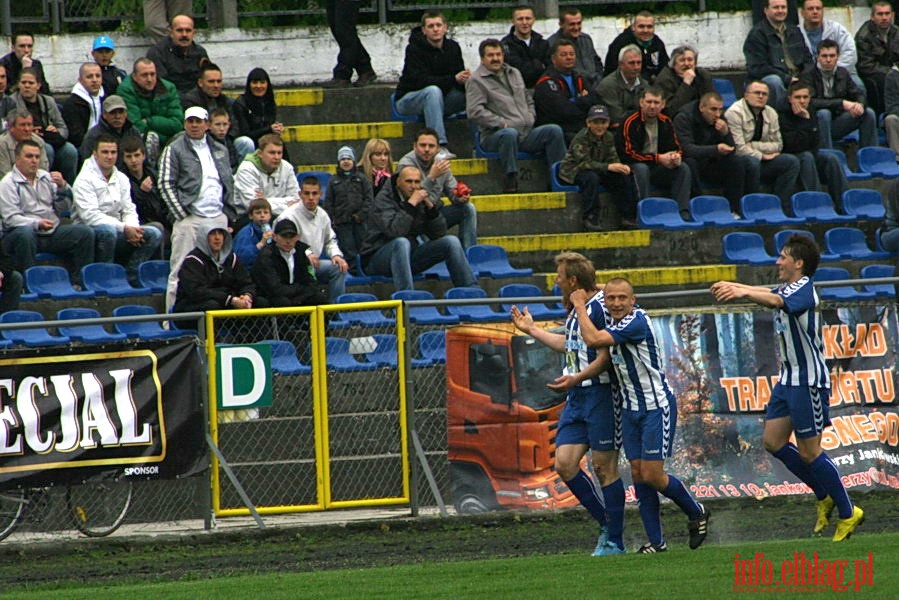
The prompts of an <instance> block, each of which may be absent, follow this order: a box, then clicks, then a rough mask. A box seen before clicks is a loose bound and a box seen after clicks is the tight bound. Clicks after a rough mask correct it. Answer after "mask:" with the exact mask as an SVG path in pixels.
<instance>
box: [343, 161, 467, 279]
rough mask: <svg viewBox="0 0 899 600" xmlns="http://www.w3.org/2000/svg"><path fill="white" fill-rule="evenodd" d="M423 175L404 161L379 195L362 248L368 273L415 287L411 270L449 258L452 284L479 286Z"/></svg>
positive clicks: (430, 265)
mask: <svg viewBox="0 0 899 600" xmlns="http://www.w3.org/2000/svg"><path fill="white" fill-rule="evenodd" d="M423 177H424V176H423V174H422V172H421V170H420V169H419V168H418V167H415V166H414V165H407V166H400V167H399V168H398V171H397V173H396V175H393V176H392V177H391V178H390V181H388V182H387V183H386V184H385V185H384V187H383V188H382V189H381V191H380V192H379V193H378V195H377V196H376V197H375V202H374V206H372V210H371V211H370V213H369V214H370V217H369V220H368V224H367V225H368V237H367V238H366V239H365V243H364V244H363V246H362V250H360V251H359V254H360V255H361V256H362V264H363V267H364V269H365V272H366V273H368V274H371V275H383V276H385V277H392V278H393V285H394V287H395V288H396V289H397V290H411V289H413V285H412V275H413V274H415V273H421V272H422V271H426V270H427V269H428V268H430V267H432V266H434V265H436V264H437V263H439V262H442V261H446V266H447V269H448V270H449V273H450V277H451V278H452V280H453V285H455V286H456V287H473V286H476V285H477V280H476V279H475V276H474V274H473V273H472V272H471V266H470V265H469V264H468V260H467V259H466V258H465V251H464V250H462V244H460V243H459V238H457V237H455V236H452V235H447V233H446V219H444V217H443V214H442V213H441V211H440V204H439V203H435V202H434V201H433V200H431V195H430V194H429V193H428V191H427V190H425V189H424V188H422V187H421V181H422V178H423ZM422 240H426V241H422Z"/></svg>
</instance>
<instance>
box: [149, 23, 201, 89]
mask: <svg viewBox="0 0 899 600" xmlns="http://www.w3.org/2000/svg"><path fill="white" fill-rule="evenodd" d="M195 33H196V29H194V20H193V19H192V18H190V17H188V16H187V15H176V16H174V17H172V21H171V25H169V35H168V37H165V38H163V39H161V40H159V41H158V42H157V43H156V45H155V46H153V47H152V48H150V50H149V51H148V52H147V58H149V59H150V60H152V61H153V62H154V63H155V64H156V72H157V73H158V74H159V78H160V79H165V80H167V81H170V82H172V83H173V84H175V87H176V88H177V89H178V92H179V93H181V94H184V93H186V92H189V91H191V90H192V89H193V88H194V86H196V85H197V79H199V78H200V67H202V66H203V64H204V63H207V62H209V55H208V54H206V49H205V48H203V46H201V45H199V44H196V43H194V34H195Z"/></svg>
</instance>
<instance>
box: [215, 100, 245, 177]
mask: <svg viewBox="0 0 899 600" xmlns="http://www.w3.org/2000/svg"><path fill="white" fill-rule="evenodd" d="M230 130H231V115H230V114H229V113H228V111H227V110H226V109H224V108H216V109H214V110H211V111H210V112H209V135H211V136H212V137H213V138H215V141H217V142H220V143H221V144H222V145H223V146H224V147H225V148H227V149H228V164H229V165H231V172H232V173H236V172H237V168H238V167H239V166H240V163H241V162H243V159H244V158H245V157H246V156H248V154H252V151H251V152H249V153H248V154H241V153H240V151H239V150H238V149H237V145H236V144H235V140H234V137H233V136H232V135H231V134H230V133H229V131H230Z"/></svg>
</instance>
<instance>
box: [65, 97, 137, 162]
mask: <svg viewBox="0 0 899 600" xmlns="http://www.w3.org/2000/svg"><path fill="white" fill-rule="evenodd" d="M101 135H109V136H112V138H113V139H114V140H115V141H116V142H118V143H119V146H120V147H119V162H118V163H117V164H116V167H117V168H118V169H119V170H122V166H123V165H124V164H125V163H124V162H123V160H124V155H123V154H122V152H121V150H122V149H121V144H122V141H123V140H124V139H125V138H136V139H137V140H138V141H140V142H141V144H143V141H142V140H141V135H140V132H139V131H138V130H137V128H135V127H134V125H133V124H132V123H131V121H129V120H128V107H127V106H126V105H125V101H124V100H122V97H121V96H117V95H112V96H106V98H104V100H103V108H102V110H101V114H100V121H99V122H98V123H97V124H96V125H95V126H93V127H91V128H90V129H89V130H88V131H87V133H86V134H85V135H84V139H83V140H82V141H81V148H80V149H79V150H78V162H79V163H83V162H84V161H85V160H87V159H88V158H90V156H91V154H92V153H93V152H94V144H95V143H96V141H97V138H98V137H100V136H101Z"/></svg>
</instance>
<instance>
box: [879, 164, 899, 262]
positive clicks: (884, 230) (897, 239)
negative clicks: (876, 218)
mask: <svg viewBox="0 0 899 600" xmlns="http://www.w3.org/2000/svg"><path fill="white" fill-rule="evenodd" d="M883 207H884V209H885V210H886V216H885V217H884V223H883V227H881V228H880V243H881V244H882V245H883V248H884V250H887V251H889V252H894V253H895V252H899V179H894V180H893V181H892V183H890V189H888V190H887V193H886V194H884V196H883Z"/></svg>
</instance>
